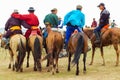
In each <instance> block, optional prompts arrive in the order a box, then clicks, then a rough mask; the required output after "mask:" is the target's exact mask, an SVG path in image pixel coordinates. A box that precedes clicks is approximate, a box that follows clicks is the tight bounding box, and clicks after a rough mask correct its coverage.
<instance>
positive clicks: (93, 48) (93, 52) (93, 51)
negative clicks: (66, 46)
mask: <svg viewBox="0 0 120 80" xmlns="http://www.w3.org/2000/svg"><path fill="white" fill-rule="evenodd" d="M94 54H95V47H93V46H92V59H91V62H90V65H92V64H93V60H94Z"/></svg>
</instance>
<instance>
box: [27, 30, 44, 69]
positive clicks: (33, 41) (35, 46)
mask: <svg viewBox="0 0 120 80" xmlns="http://www.w3.org/2000/svg"><path fill="white" fill-rule="evenodd" d="M34 32H35V31H34V30H33V32H31V35H30V37H29V40H28V48H29V49H27V52H28V56H27V67H29V55H30V51H32V55H33V58H34V71H37V70H39V71H41V55H42V42H43V39H42V37H41V36H39V35H38V34H37V32H35V34H34Z"/></svg>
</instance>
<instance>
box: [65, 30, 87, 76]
mask: <svg viewBox="0 0 120 80" xmlns="http://www.w3.org/2000/svg"><path fill="white" fill-rule="evenodd" d="M87 39H88V38H87V36H86V35H85V34H83V33H79V32H78V33H75V34H72V35H71V37H70V39H69V41H68V46H67V49H66V51H67V53H68V71H70V70H71V69H70V65H71V57H72V55H73V54H74V58H73V60H72V64H73V66H74V65H75V64H76V75H79V58H80V56H81V54H83V55H84V56H83V63H84V68H83V70H84V73H85V72H86V56H87V50H88V42H87Z"/></svg>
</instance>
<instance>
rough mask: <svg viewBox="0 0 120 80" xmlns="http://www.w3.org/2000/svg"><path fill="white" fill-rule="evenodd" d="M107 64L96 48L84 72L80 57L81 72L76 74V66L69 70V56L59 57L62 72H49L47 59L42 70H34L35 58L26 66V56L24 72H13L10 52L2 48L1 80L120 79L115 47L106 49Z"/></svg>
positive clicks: (88, 56) (89, 54)
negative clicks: (92, 61) (92, 59)
mask: <svg viewBox="0 0 120 80" xmlns="http://www.w3.org/2000/svg"><path fill="white" fill-rule="evenodd" d="M104 53H105V55H104V56H105V61H106V65H105V66H102V58H101V55H100V51H99V49H97V50H96V54H95V58H94V64H93V65H92V66H90V65H89V63H90V61H91V51H90V52H88V55H87V63H86V64H87V73H86V74H83V62H82V58H83V56H81V59H80V64H79V65H80V74H79V76H75V67H74V68H72V69H71V72H67V64H68V58H61V59H59V71H60V73H58V74H55V75H52V74H51V73H50V72H47V68H46V67H45V64H46V61H44V62H43V63H42V72H38V71H37V72H34V71H33V58H32V56H31V58H30V67H29V68H26V58H25V60H24V68H23V72H22V73H21V72H13V71H12V70H11V69H8V68H7V67H8V64H9V54H8V52H7V51H4V50H3V49H0V80H120V66H118V67H116V66H115V61H116V54H115V51H114V50H113V47H107V48H105V49H104Z"/></svg>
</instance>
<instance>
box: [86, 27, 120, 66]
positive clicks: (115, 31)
mask: <svg viewBox="0 0 120 80" xmlns="http://www.w3.org/2000/svg"><path fill="white" fill-rule="evenodd" d="M93 30H94V29H90V28H85V29H84V33H85V34H86V35H87V36H88V37H89V38H90V40H91V43H92V60H91V63H90V65H92V64H93V59H94V54H95V48H97V47H98V48H100V51H101V56H102V58H103V65H105V60H104V53H103V47H104V46H109V45H113V47H114V49H115V51H116V55H117V61H116V66H118V64H119V50H118V45H119V43H120V29H119V28H111V29H107V30H105V31H104V32H103V33H102V36H101V43H100V44H94V41H95V35H94V33H93Z"/></svg>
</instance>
